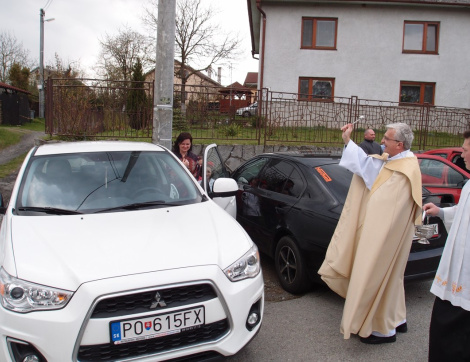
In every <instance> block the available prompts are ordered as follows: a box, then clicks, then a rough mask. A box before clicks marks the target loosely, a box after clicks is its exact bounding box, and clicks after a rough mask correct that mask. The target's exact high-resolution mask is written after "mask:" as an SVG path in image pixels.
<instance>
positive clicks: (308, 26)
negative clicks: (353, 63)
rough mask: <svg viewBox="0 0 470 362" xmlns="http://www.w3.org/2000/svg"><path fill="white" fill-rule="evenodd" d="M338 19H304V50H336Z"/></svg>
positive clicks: (302, 44)
mask: <svg viewBox="0 0 470 362" xmlns="http://www.w3.org/2000/svg"><path fill="white" fill-rule="evenodd" d="M337 27H338V19H328V18H302V40H301V48H302V49H327V50H328V49H329V50H335V49H336V29H337Z"/></svg>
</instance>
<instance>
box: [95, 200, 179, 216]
mask: <svg viewBox="0 0 470 362" xmlns="http://www.w3.org/2000/svg"><path fill="white" fill-rule="evenodd" d="M177 205H179V204H178V203H173V202H171V203H168V202H166V201H164V200H155V201H146V202H135V203H132V204H126V205H120V206H115V207H109V208H106V209H101V210H99V211H96V212H95V214H98V213H100V212H106V211H112V210H121V209H124V210H137V209H141V208H145V207H149V206H177Z"/></svg>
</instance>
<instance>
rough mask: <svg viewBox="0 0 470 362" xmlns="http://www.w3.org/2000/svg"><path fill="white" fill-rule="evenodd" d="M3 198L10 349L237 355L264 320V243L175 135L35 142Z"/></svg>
mask: <svg viewBox="0 0 470 362" xmlns="http://www.w3.org/2000/svg"><path fill="white" fill-rule="evenodd" d="M208 155H209V156H210V157H211V158H212V160H211V162H212V163H213V164H214V163H215V162H214V161H215V155H217V152H212V153H210V152H209V153H208V152H207V150H206V157H207V156H208ZM206 163H207V162H206ZM220 165H222V163H220V164H219V166H217V164H214V167H213V173H212V176H213V177H218V179H216V180H215V182H214V183H213V190H212V191H213V196H214V197H215V196H217V198H219V199H224V198H227V197H228V199H230V198H231V197H232V196H233V195H234V194H235V192H236V190H237V186H236V183H235V182H234V181H233V180H229V179H227V178H224V177H223V176H225V175H224V173H225V170H224V169H223V166H222V167H221V166H220ZM203 174H205V172H204V173H203ZM231 181H233V183H232V182H231ZM204 184H205V182H204ZM219 201H220V200H219ZM225 205H228V204H227V203H226V204H225ZM1 211H2V213H4V218H3V222H2V225H1V229H0V301H1V307H0V361H9V360H12V361H42V362H45V361H48V362H54V361H58V362H64V361H103V360H107V361H108V360H109V361H114V360H119V361H157V360H169V359H173V358H181V357H184V356H188V355H196V356H204V357H214V356H221V355H222V356H228V355H233V354H235V353H237V352H238V351H239V350H240V349H241V348H242V347H243V346H244V345H246V344H247V343H248V342H249V341H250V340H251V339H252V338H253V337H254V336H255V335H256V333H257V332H258V330H259V328H260V326H261V322H262V315H263V309H264V294H263V278H262V273H261V269H260V263H259V254H258V250H257V248H256V246H255V244H254V243H253V242H252V241H251V239H250V238H249V237H248V235H247V234H246V233H245V231H244V230H243V229H242V228H241V226H240V225H239V224H238V223H237V222H236V221H235V219H234V218H233V217H232V216H230V215H229V214H228V213H227V212H225V211H224V210H223V209H222V208H221V207H219V206H218V205H217V204H216V203H215V202H214V201H213V200H211V199H210V198H209V197H208V194H207V193H206V192H205V191H204V190H203V189H202V188H201V187H200V186H199V184H198V183H197V182H196V180H194V178H193V177H192V176H191V175H190V174H189V172H188V171H187V169H186V168H185V167H184V166H183V165H182V163H181V162H180V161H179V160H178V159H177V158H176V157H175V156H174V155H173V154H172V153H171V152H169V151H168V150H167V149H165V148H163V147H160V146H157V145H154V144H151V143H137V142H119V141H110V142H106V141H103V142H72V143H57V144H46V145H42V146H39V147H35V148H33V149H32V150H31V151H30V153H29V154H28V156H27V157H26V159H25V161H24V163H23V166H22V168H21V170H20V172H19V175H18V178H17V182H16V184H15V186H14V188H13V191H12V195H11V199H10V202H9V205H8V207H3V205H2V207H1Z"/></svg>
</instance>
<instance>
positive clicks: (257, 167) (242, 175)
mask: <svg viewBox="0 0 470 362" xmlns="http://www.w3.org/2000/svg"><path fill="white" fill-rule="evenodd" d="M268 161H269V157H267V156H258V157H255V158H254V159H252V160H250V161H248V162H247V163H245V164H244V165H242V166H240V167H239V168H238V169H237V170H236V171H235V172H234V174H233V175H232V178H233V179H234V180H235V181H236V182H237V185H238V192H237V201H236V204H237V220H238V222H239V223H240V224H241V225H242V226H243V228H244V229H245V230H246V232H247V233H248V234H249V235H250V236H251V238H252V239H253V240H255V237H257V236H258V231H259V228H260V224H261V223H262V222H263V221H262V216H261V210H260V205H259V193H260V189H259V175H260V173H261V170H262V169H263V168H264V166H265V165H266V164H267V163H268Z"/></svg>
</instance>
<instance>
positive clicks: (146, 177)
mask: <svg viewBox="0 0 470 362" xmlns="http://www.w3.org/2000/svg"><path fill="white" fill-rule="evenodd" d="M201 200H202V195H201V193H200V192H199V190H198V189H197V187H196V186H195V184H194V182H193V180H191V176H189V175H188V174H187V173H186V172H185V171H184V170H183V168H182V167H181V165H180V164H179V163H178V162H177V161H176V160H175V159H174V158H173V157H172V156H171V155H170V154H168V153H165V152H140V151H133V152H131V151H127V152H94V153H91V152H90V153H73V154H63V155H47V156H37V157H32V158H31V160H30V162H29V164H28V166H27V168H26V172H25V175H24V176H23V180H22V182H21V185H20V192H19V196H18V199H17V202H16V210H17V211H18V213H19V214H24V213H27V214H36V213H41V212H42V213H44V212H46V211H44V210H47V213H49V214H51V213H56V214H60V210H62V211H76V212H79V213H94V212H103V211H106V210H113V211H116V210H117V211H122V210H129V209H135V208H136V207H138V206H140V205H141V206H142V207H160V206H165V205H168V206H170V205H185V204H188V203H195V202H199V201H201ZM129 206H132V207H129ZM121 207H123V208H121ZM62 214H67V213H64V212H62Z"/></svg>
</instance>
